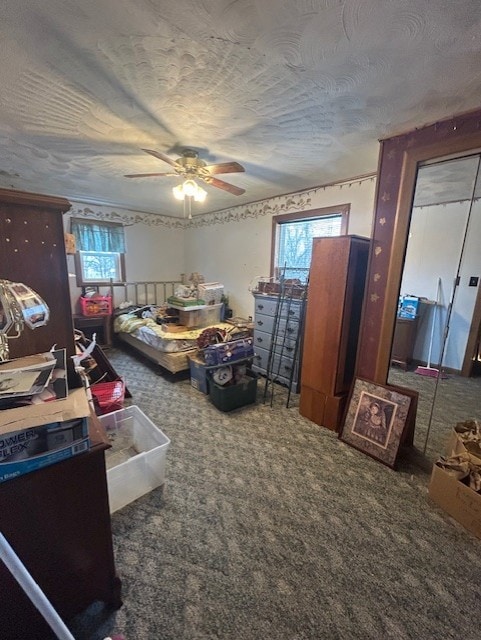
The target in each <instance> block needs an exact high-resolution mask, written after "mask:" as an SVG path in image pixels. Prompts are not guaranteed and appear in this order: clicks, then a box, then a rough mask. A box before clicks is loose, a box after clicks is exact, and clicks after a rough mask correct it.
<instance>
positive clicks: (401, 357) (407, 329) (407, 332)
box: [391, 318, 418, 371]
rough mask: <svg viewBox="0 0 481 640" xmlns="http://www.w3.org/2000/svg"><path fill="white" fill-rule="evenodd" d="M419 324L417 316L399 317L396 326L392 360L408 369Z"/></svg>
mask: <svg viewBox="0 0 481 640" xmlns="http://www.w3.org/2000/svg"><path fill="white" fill-rule="evenodd" d="M417 326H418V319H417V318H397V320H396V325H395V328H394V338H393V343H392V352H391V362H392V363H393V364H397V365H399V366H400V367H402V368H403V369H404V371H406V370H407V368H408V366H409V365H410V364H411V361H412V359H413V350H414V343H415V341H416V331H417Z"/></svg>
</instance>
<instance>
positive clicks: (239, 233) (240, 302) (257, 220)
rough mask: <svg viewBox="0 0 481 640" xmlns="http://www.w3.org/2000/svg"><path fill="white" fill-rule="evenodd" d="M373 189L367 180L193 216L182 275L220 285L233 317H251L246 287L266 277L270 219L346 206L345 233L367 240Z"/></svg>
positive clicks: (369, 233) (186, 242)
mask: <svg viewBox="0 0 481 640" xmlns="http://www.w3.org/2000/svg"><path fill="white" fill-rule="evenodd" d="M374 191H375V180H374V178H371V179H367V180H360V181H353V182H351V183H347V184H342V185H341V184H339V185H334V186H331V187H325V188H320V189H315V190H312V191H310V192H308V193H302V194H293V195H291V196H283V197H280V198H272V199H270V200H266V201H262V202H259V203H255V204H254V205H247V206H245V207H235V208H233V209H229V210H225V211H222V212H219V213H218V214H210V215H207V216H202V218H199V219H198V220H196V219H195V216H194V219H193V224H192V226H190V227H187V229H186V231H185V272H186V273H191V272H193V271H197V272H199V273H201V274H202V275H204V276H205V278H206V280H207V281H208V282H210V281H217V282H222V283H223V284H224V286H225V292H226V294H227V295H228V296H229V302H230V305H231V307H232V309H233V311H234V315H236V316H241V317H248V316H252V315H253V310H254V300H253V297H252V295H251V294H250V292H249V287H250V285H251V284H252V283H253V281H254V280H255V278H256V277H258V276H269V271H270V256H271V234H272V217H273V215H277V214H280V213H290V212H294V211H308V210H310V209H317V208H320V207H331V206H335V205H340V204H345V203H350V205H351V212H350V219H349V229H348V233H350V234H356V235H361V236H367V237H369V236H370V235H371V226H372V215H373V209H374Z"/></svg>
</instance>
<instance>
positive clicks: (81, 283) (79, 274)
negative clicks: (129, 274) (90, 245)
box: [74, 250, 125, 287]
mask: <svg viewBox="0 0 481 640" xmlns="http://www.w3.org/2000/svg"><path fill="white" fill-rule="evenodd" d="M82 253H116V254H117V255H118V256H119V278H120V279H119V280H114V279H112V278H106V279H104V280H84V272H83V260H82ZM74 261H75V275H76V278H77V286H78V287H88V286H92V287H98V286H105V285H106V284H119V283H121V282H125V253H120V252H119V251H107V252H105V251H90V250H86V251H76V252H75V255H74Z"/></svg>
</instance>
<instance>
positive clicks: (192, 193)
mask: <svg viewBox="0 0 481 640" xmlns="http://www.w3.org/2000/svg"><path fill="white" fill-rule="evenodd" d="M172 192H173V194H174V198H176V199H177V200H184V199H185V198H193V199H194V200H195V201H196V202H204V201H205V198H206V196H207V191H205V190H204V189H202V187H200V186H199V185H198V184H197V182H195V180H192V179H189V180H185V181H184V182H183V183H182V184H178V185H177V186H176V187H174V188H173V189H172Z"/></svg>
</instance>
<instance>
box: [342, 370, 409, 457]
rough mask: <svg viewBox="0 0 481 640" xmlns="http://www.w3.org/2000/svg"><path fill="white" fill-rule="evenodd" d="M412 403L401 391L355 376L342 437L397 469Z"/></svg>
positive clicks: (360, 449) (353, 445)
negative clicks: (398, 456) (397, 460)
mask: <svg viewBox="0 0 481 640" xmlns="http://www.w3.org/2000/svg"><path fill="white" fill-rule="evenodd" d="M411 402H412V397H411V395H410V394H407V393H403V391H401V390H398V389H396V388H394V387H390V386H388V385H380V384H377V383H374V382H369V381H368V380H363V379H362V378H356V379H355V380H354V384H353V387H352V390H351V394H350V398H349V402H348V407H347V411H346V415H345V419H344V424H343V426H342V429H341V432H340V434H339V438H340V439H341V440H342V441H343V442H346V443H347V444H349V445H351V446H352V447H354V448H356V449H358V450H359V451H362V452H363V453H366V454H367V455H369V456H371V457H372V458H375V459H376V460H379V461H380V462H382V463H384V464H386V465H387V466H388V467H391V468H392V469H394V467H395V464H396V459H397V455H398V451H399V447H400V445H401V444H402V442H403V436H404V432H405V429H406V426H407V424H408V418H410V416H411V412H410V411H409V409H410V406H411Z"/></svg>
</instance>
